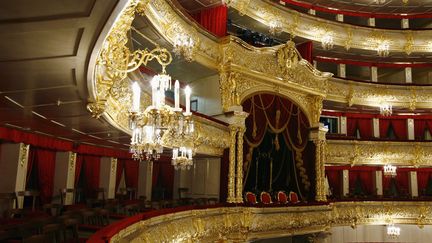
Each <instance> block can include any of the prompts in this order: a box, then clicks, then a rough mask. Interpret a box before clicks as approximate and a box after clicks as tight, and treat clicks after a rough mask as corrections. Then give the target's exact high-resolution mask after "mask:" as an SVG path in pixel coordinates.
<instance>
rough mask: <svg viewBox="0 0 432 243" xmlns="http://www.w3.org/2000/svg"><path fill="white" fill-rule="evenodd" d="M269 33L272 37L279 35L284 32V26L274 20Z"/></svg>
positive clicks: (271, 22) (270, 24)
mask: <svg viewBox="0 0 432 243" xmlns="http://www.w3.org/2000/svg"><path fill="white" fill-rule="evenodd" d="M269 32H270V34H272V35H279V34H280V33H281V32H282V25H281V23H280V22H279V21H277V20H272V21H270V23H269Z"/></svg>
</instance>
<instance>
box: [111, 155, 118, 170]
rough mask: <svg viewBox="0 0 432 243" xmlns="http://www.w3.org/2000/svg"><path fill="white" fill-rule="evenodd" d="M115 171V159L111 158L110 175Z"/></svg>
mask: <svg viewBox="0 0 432 243" xmlns="http://www.w3.org/2000/svg"><path fill="white" fill-rule="evenodd" d="M116 169H117V158H111V173H114V172H115V171H116Z"/></svg>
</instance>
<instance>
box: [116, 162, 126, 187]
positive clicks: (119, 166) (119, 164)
mask: <svg viewBox="0 0 432 243" xmlns="http://www.w3.org/2000/svg"><path fill="white" fill-rule="evenodd" d="M123 170H124V161H123V160H117V171H116V186H115V191H116V192H117V191H118V188H119V185H120V180H121V177H122V175H123Z"/></svg>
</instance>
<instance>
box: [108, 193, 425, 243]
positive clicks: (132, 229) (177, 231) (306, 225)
mask: <svg viewBox="0 0 432 243" xmlns="http://www.w3.org/2000/svg"><path fill="white" fill-rule="evenodd" d="M431 210H432V209H431V205H430V203H428V202H416V201H414V202H379V201H378V202H373V201H370V202H336V203H330V204H328V205H321V206H308V207H264V208H255V207H252V208H251V207H229V208H227V207H222V208H210V209H205V210H189V211H182V212H178V213H173V214H170V215H169V217H167V215H162V216H158V217H153V218H151V219H147V220H142V221H139V222H137V223H135V224H132V225H130V226H128V227H127V228H125V229H122V230H121V231H120V232H118V233H117V234H115V235H114V236H113V237H112V238H111V239H110V242H113V243H116V242H139V241H140V242H143V241H144V242H213V241H215V240H218V241H221V242H226V241H229V242H231V241H232V242H245V241H251V240H257V239H268V238H278V237H283V236H286V235H287V234H290V235H293V234H298V235H300V234H309V233H314V232H322V231H327V230H328V229H329V228H331V227H337V226H353V227H355V226H356V225H389V224H395V225H396V224H414V225H416V224H418V225H419V226H421V227H422V226H423V225H429V224H431V223H432V217H431V214H430V212H431ZM396 227H397V226H396ZM399 233H401V232H399Z"/></svg>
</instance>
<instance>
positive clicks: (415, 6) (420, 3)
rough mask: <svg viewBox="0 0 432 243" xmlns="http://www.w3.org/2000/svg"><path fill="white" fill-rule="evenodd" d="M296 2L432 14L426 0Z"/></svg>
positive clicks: (351, 8) (378, 10)
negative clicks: (380, 2) (403, 0)
mask: <svg viewBox="0 0 432 243" xmlns="http://www.w3.org/2000/svg"><path fill="white" fill-rule="evenodd" d="M276 2H279V1H276ZM296 2H301V3H309V4H313V5H315V6H320V7H325V8H331V9H338V10H347V11H353V12H365V13H407V14H421V13H430V12H432V1H424V0H408V3H407V4H404V3H403V2H402V0H386V1H385V3H384V4H377V3H375V1H374V0H301V1H296Z"/></svg>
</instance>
